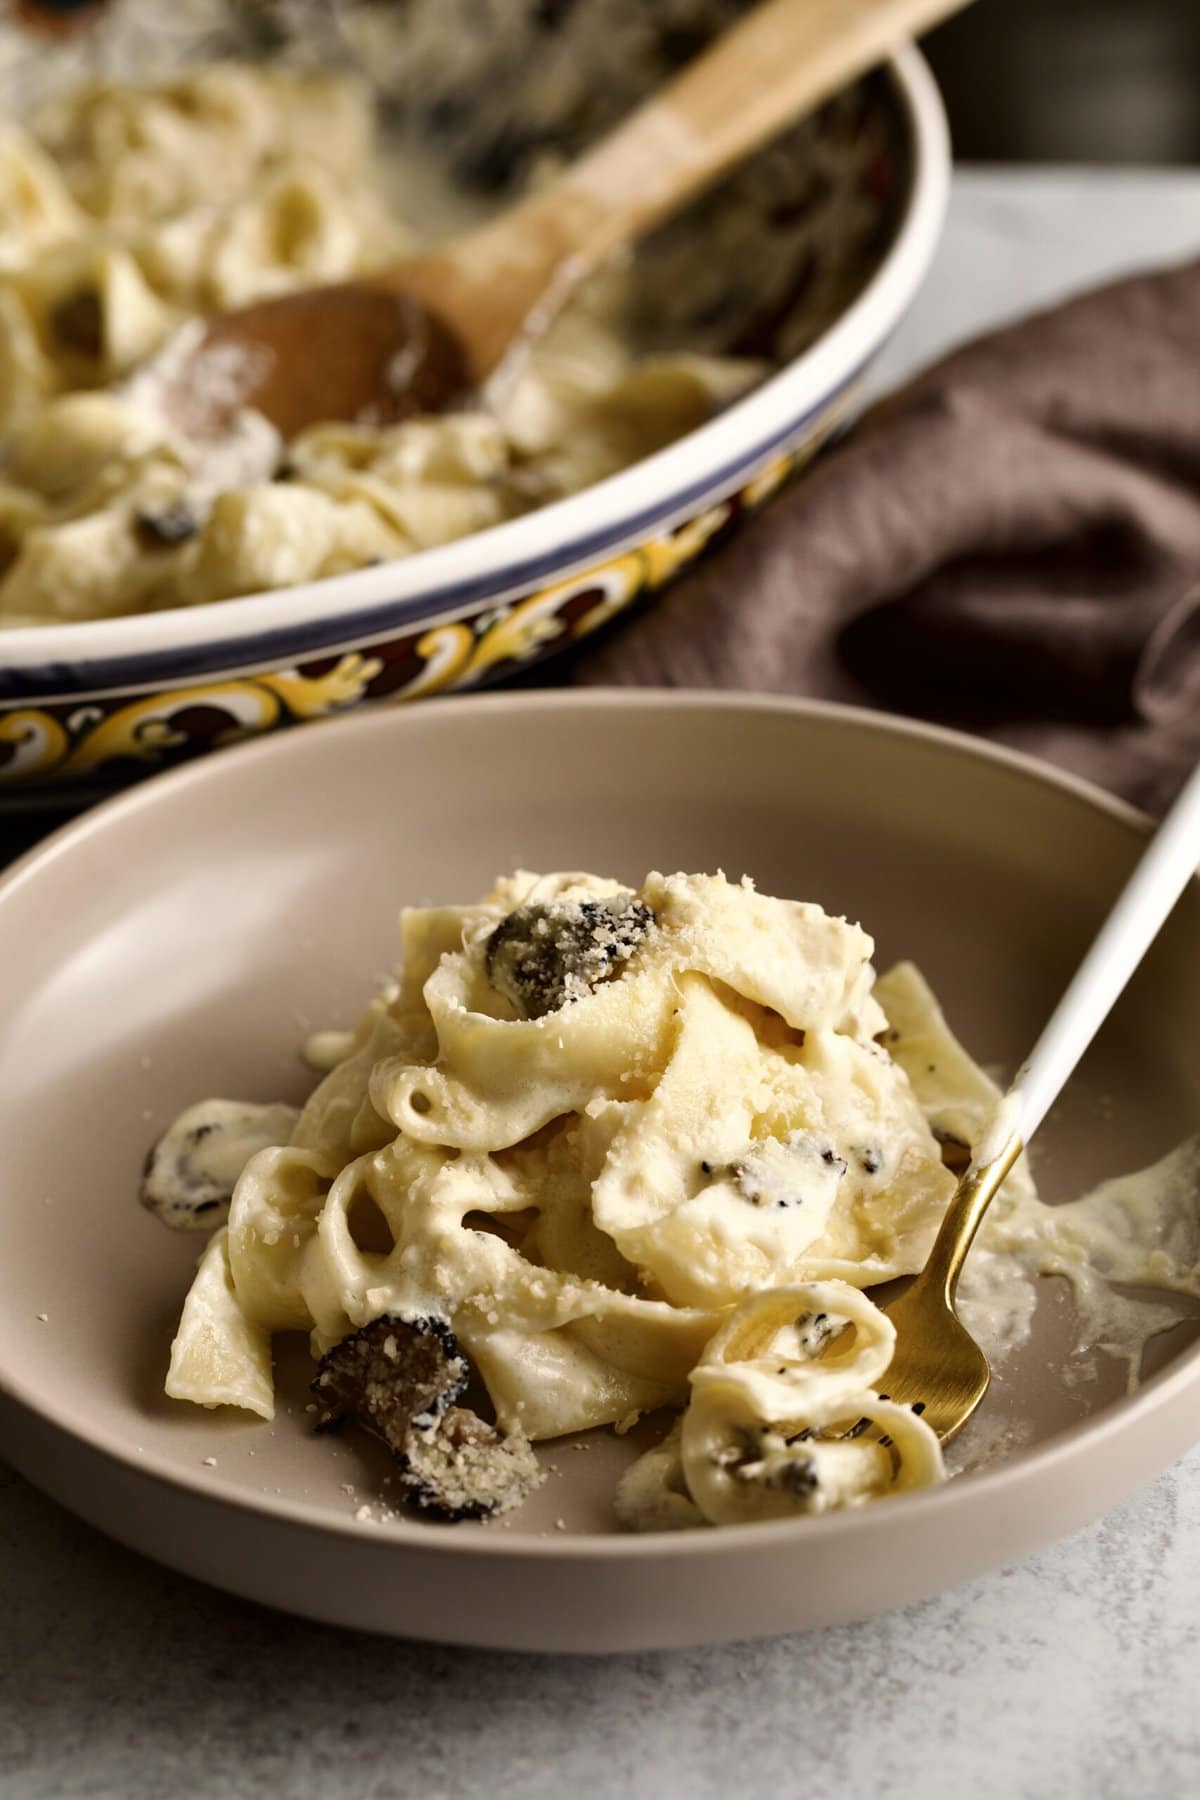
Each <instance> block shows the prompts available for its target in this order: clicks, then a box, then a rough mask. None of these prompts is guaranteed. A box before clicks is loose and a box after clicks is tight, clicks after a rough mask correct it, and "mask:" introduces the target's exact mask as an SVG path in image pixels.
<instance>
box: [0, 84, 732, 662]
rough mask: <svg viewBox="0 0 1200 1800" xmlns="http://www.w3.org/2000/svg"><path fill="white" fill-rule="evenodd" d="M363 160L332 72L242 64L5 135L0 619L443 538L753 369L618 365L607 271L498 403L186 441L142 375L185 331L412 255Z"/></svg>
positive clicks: (97, 97) (216, 586)
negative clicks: (385, 423) (289, 437)
mask: <svg viewBox="0 0 1200 1800" xmlns="http://www.w3.org/2000/svg"><path fill="white" fill-rule="evenodd" d="M381 157H382V151H381V149H380V146H379V145H377V144H376V142H375V141H374V137H373V127H372V107H371V101H370V98H369V96H368V94H367V93H366V92H365V90H363V89H362V88H361V87H360V86H359V85H357V84H356V83H355V82H354V81H352V80H350V79H348V78H345V77H342V76H333V75H321V74H314V73H306V72H301V71H298V70H295V69H288V68H263V67H259V66H254V67H251V66H248V65H239V64H224V65H217V66H209V67H201V68H198V69H194V70H192V71H190V72H188V73H186V74H184V75H181V76H179V77H178V78H176V79H174V80H169V81H163V82H158V83H156V84H154V85H147V86H134V85H120V84H108V83H104V84H99V85H93V86H90V87H87V88H85V89H82V90H80V91H79V92H77V93H76V94H75V95H74V96H71V97H67V98H66V99H64V100H61V101H59V102H57V103H55V104H54V105H53V106H51V107H50V108H48V109H47V110H45V111H43V112H42V113H41V114H39V115H38V116H37V117H36V118H34V119H33V120H32V121H30V123H29V124H28V126H25V125H19V124H17V123H15V122H11V123H8V124H5V125H4V126H3V128H2V129H0V443H2V444H3V445H4V456H3V467H2V468H0V627H5V626H7V627H19V626H24V625H35V624H44V623H52V622H68V621H71V620H79V619H93V618H107V617H111V616H114V615H117V614H122V613H131V612H143V611H149V610H153V609H157V608H161V607H169V606H181V605H194V604H198V603H201V602H205V601H214V600H224V599H229V598H231V597H233V596H235V595H239V594H248V593H253V592H257V591H260V590H263V589H269V588H276V587H282V586H288V585H291V584H294V583H298V582H304V581H309V580H315V579H318V578H320V577H323V576H327V575H334V574H339V573H342V572H344V571H346V570H349V569H355V568H361V567H363V566H365V565H367V564H369V563H372V562H377V561H382V560H386V559H389V558H393V557H397V556H404V555H407V554H410V553H412V552H414V551H417V550H421V549H425V548H428V547H430V546H432V545H435V544H440V543H444V542H446V541H448V540H450V539H453V538H459V537H463V536H466V535H467V534H468V533H471V532H475V531H480V530H482V529H484V528H485V527H486V526H489V525H494V524H498V523H500V522H501V521H502V520H504V519H508V518H511V517H514V516H516V515H517V514H519V513H522V512H525V511H528V510H529V509H530V508H532V507H534V506H538V505H541V504H543V503H544V502H546V501H548V500H552V499H554V498H557V497H559V496H560V495H562V494H565V493H569V492H572V491H574V490H575V489H577V488H581V487H584V486H587V485H588V484H589V483H591V482H594V481H596V480H598V479H600V478H601V477H602V476H604V475H607V474H610V473H612V472H613V471H615V470H616V469H619V468H623V467H625V466H626V465H627V464H629V463H631V462H634V461H636V460H638V459H639V458H640V457H642V456H645V455H647V454H649V453H650V452H651V451H653V450H656V449H658V448H660V447H661V446H662V445H664V444H666V443H668V442H670V441H671V440H672V439H673V438H675V437H678V436H680V435H681V434H682V433H684V432H686V431H689V430H691V429H692V428H693V427H694V426H696V425H698V424H700V423H701V422H702V421H703V420H704V419H705V418H707V417H709V416H710V415H711V414H712V413H713V412H714V411H715V410H717V409H719V408H720V407H721V406H722V405H724V404H726V403H727V402H728V401H730V400H732V399H734V398H735V397H736V396H737V395H738V394H740V393H742V392H744V391H745V390H746V389H747V388H748V387H749V386H750V385H752V384H753V382H755V381H756V380H757V379H759V377H760V376H761V375H762V374H763V373H764V372H765V364H763V363H761V362H758V361H753V360H750V359H743V360H739V359H729V358H716V357H711V356H705V355H689V354H662V355H656V356H639V355H638V354H636V353H635V352H634V351H633V350H631V349H630V348H629V346H628V345H627V344H625V343H624V342H623V341H622V337H621V333H620V331H619V330H618V328H617V325H616V322H615V321H616V315H617V313H618V312H619V309H620V297H621V296H620V286H621V283H620V279H619V277H618V278H617V279H616V280H615V281H614V282H612V283H609V284H608V286H607V288H606V289H605V288H598V289H597V291H596V294H595V295H594V296H593V298H592V300H591V301H590V302H589V301H586V300H585V301H584V302H583V303H582V304H578V305H573V306H572V308H571V309H570V310H569V312H568V313H567V314H566V315H564V317H563V319H562V320H561V321H560V322H559V323H558V325H557V326H556V328H555V330H554V332H553V333H552V334H551V335H550V337H549V338H548V339H547V341H546V342H545V343H544V344H542V345H540V346H539V348H538V349H537V351H536V352H535V354H534V356H533V358H532V359H531V362H530V365H529V367H528V369H527V370H526V372H525V373H524V374H523V375H522V377H521V379H520V380H519V381H517V382H516V383H515V384H513V386H512V388H511V391H506V392H505V393H504V395H503V398H502V399H501V398H496V400H495V404H494V405H491V406H487V407H485V406H482V405H481V406H480V408H479V409H478V410H473V411H466V412H462V413H459V414H456V415H451V416H446V417H443V418H418V419H414V420H411V421H408V422H406V423H403V424H400V425H393V426H389V427H379V426H377V425H373V424H371V423H370V422H369V421H367V422H363V421H360V422H350V423H345V424H341V423H338V424H333V423H331V424H325V425H317V426H314V427H313V428H312V429H310V430H308V431H306V432H304V433H303V434H301V436H299V437H298V438H296V439H295V440H293V441H292V442H291V443H289V444H286V445H285V444H283V443H282V442H281V441H280V439H279V436H278V434H277V433H276V432H275V431H274V430H273V428H272V427H271V426H269V425H268V423H267V421H266V420H265V419H263V418H262V417H261V415H259V414H256V413H253V412H249V411H247V412H244V413H243V414H242V415H241V417H240V418H239V420H238V421H237V424H236V426H235V428H234V429H233V430H232V431H231V432H230V433H228V434H227V435H226V436H223V437H222V438H221V439H220V440H219V441H208V442H203V443H201V442H197V441H195V440H189V439H187V438H185V437H184V436H183V435H182V434H181V433H180V431H179V430H178V429H177V428H176V427H175V426H174V425H173V424H172V422H171V420H170V419H169V417H168V416H167V412H166V410H165V408H164V407H163V405H162V403H161V396H162V388H163V378H164V377H163V371H164V370H165V368H166V367H168V366H169V363H170V359H171V356H172V354H173V347H174V352H178V353H179V354H182V352H183V349H184V348H185V347H186V346H187V344H188V343H189V341H191V339H192V338H194V337H195V336H196V334H198V333H199V331H200V330H201V327H200V324H199V321H201V320H202V319H203V318H204V317H205V316H206V315H208V314H210V313H212V312H214V311H218V310H221V309H224V308H230V307H238V306H242V305H246V304H249V303H251V302H253V301H255V300H259V299H264V298H268V297H270V296H272V295H276V294H280V293H283V292H286V291H287V290H289V289H293V288H297V287H302V286H310V285H314V284H319V283H322V282H333V281H338V280H341V279H344V278H348V277H353V276H355V275H359V274H364V273H367V272H369V271H370V270H371V269H373V268H377V267H379V266H380V265H381V264H384V263H387V262H389V261H395V260H397V259H398V258H400V257H402V256H403V255H405V254H406V253H409V252H411V251H412V250H413V249H414V248H415V245H416V237H415V234H414V232H413V230H412V229H411V228H410V227H409V226H408V225H406V224H405V223H404V221H403V220H402V219H400V218H398V217H397V216H396V214H395V211H394V210H393V208H392V206H391V205H390V204H389V202H388V200H387V198H386V196H385V184H384V181H383V175H384V173H385V171H384V168H383V165H382V163H381ZM147 359H150V361H149V365H148V366H147V367H146V368H143V367H142V365H144V364H146V363H147ZM156 359H158V370H157V372H156Z"/></svg>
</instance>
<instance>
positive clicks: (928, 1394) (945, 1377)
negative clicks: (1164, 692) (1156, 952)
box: [855, 766, 1200, 1443]
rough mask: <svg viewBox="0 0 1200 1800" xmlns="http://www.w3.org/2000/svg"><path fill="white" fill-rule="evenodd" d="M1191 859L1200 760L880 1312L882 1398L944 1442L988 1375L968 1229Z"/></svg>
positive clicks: (1199, 829) (1121, 983) (1196, 857)
mask: <svg viewBox="0 0 1200 1800" xmlns="http://www.w3.org/2000/svg"><path fill="white" fill-rule="evenodd" d="M1198 865H1200V766H1198V767H1197V768H1196V769H1195V770H1193V772H1192V774H1191V776H1190V777H1189V779H1188V782H1187V784H1186V786H1185V787H1184V789H1183V792H1182V793H1181V794H1180V796H1179V798H1178V799H1177V800H1176V802H1175V804H1174V806H1173V807H1172V808H1171V810H1170V812H1169V813H1168V814H1167V817H1166V818H1165V819H1164V821H1163V823H1162V825H1161V826H1160V827H1159V829H1158V831H1157V832H1156V834H1155V836H1154V838H1153V839H1152V841H1151V843H1150V845H1149V847H1148V849H1147V850H1146V851H1145V852H1144V854H1143V855H1142V858H1141V860H1140V861H1139V863H1138V865H1137V867H1136V868H1135V870H1134V872H1133V874H1132V875H1131V876H1130V878H1129V881H1128V882H1127V883H1126V885H1125V887H1124V889H1123V890H1122V892H1121V895H1120V898H1119V899H1118V900H1117V903H1116V905H1115V906H1114V907H1113V909H1112V911H1111V912H1110V913H1109V915H1108V918H1107V919H1106V920H1105V923H1104V925H1103V926H1102V928H1101V930H1100V932H1099V934H1098V935H1097V937H1096V939H1095V941H1094V943H1093V944H1092V947H1091V949H1090V950H1089V951H1088V953H1087V955H1086V956H1085V957H1084V959H1083V961H1082V962H1081V963H1080V965H1079V967H1078V969H1077V970H1076V971H1075V974H1074V976H1073V978H1072V980H1071V982H1070V984H1069V986H1068V987H1067V990H1066V992H1065V993H1064V994H1063V996H1062V999H1061V1000H1060V1001H1059V1003H1058V1005H1057V1006H1056V1007H1055V1009H1054V1011H1053V1013H1051V1015H1050V1018H1049V1020H1048V1022H1047V1024H1046V1026H1045V1028H1044V1030H1043V1031H1042V1034H1041V1036H1040V1037H1039V1039H1038V1041H1037V1043H1036V1044H1035V1045H1034V1048H1033V1050H1032V1051H1031V1052H1030V1055H1029V1057H1028V1059H1027V1060H1026V1061H1025V1062H1024V1063H1023V1064H1022V1065H1021V1068H1020V1069H1019V1070H1018V1072H1017V1075H1016V1078H1015V1079H1014V1081H1013V1083H1012V1086H1011V1087H1010V1088H1009V1090H1008V1092H1007V1094H1006V1095H1005V1096H1004V1098H1003V1099H1002V1100H1001V1101H1000V1102H999V1103H998V1105H997V1107H996V1110H995V1113H994V1115H993V1117H992V1120H991V1122H990V1124H989V1125H988V1127H987V1129H986V1131H985V1132H984V1134H983V1136H982V1138H981V1139H980V1142H979V1143H978V1144H977V1145H976V1146H975V1148H974V1154H973V1156H972V1158H971V1162H970V1164H969V1166H968V1167H967V1169H966V1171H965V1172H964V1174H963V1176H962V1178H961V1180H960V1181H959V1184H958V1188H957V1190H956V1191H955V1194H954V1197H953V1199H952V1200H951V1202H950V1205H949V1206H948V1208H947V1209H946V1215H945V1217H944V1218H943V1220H942V1223H941V1227H940V1229H939V1231H938V1234H937V1237H936V1238H935V1239H934V1243H933V1248H932V1250H931V1251H930V1253H929V1259H928V1261H927V1262H926V1264H925V1267H924V1268H923V1269H922V1270H921V1272H920V1274H919V1275H917V1276H915V1277H914V1278H913V1280H912V1282H911V1283H910V1285H909V1286H908V1288H907V1289H906V1290H905V1292H904V1293H902V1294H901V1295H900V1297H899V1298H898V1299H897V1300H894V1301H892V1302H891V1303H890V1304H888V1305H887V1306H885V1308H884V1310H885V1311H886V1313H887V1315H888V1317H889V1319H890V1320H891V1321H892V1324H893V1325H894V1326H895V1327H896V1348H895V1351H894V1352H893V1355H892V1360H891V1363H890V1364H889V1366H888V1370H887V1374H886V1376H885V1378H884V1379H885V1382H886V1384H887V1390H888V1398H889V1399H891V1400H895V1401H898V1402H899V1403H900V1404H901V1405H904V1406H912V1407H914V1408H916V1409H917V1410H919V1411H920V1412H921V1413H922V1414H923V1416H924V1418H925V1419H926V1420H927V1421H928V1423H929V1424H930V1425H932V1426H933V1429H934V1430H935V1431H936V1432H937V1434H938V1436H939V1438H941V1440H942V1441H943V1443H945V1442H946V1441H947V1439H949V1438H952V1437H953V1436H954V1435H955V1433H956V1432H958V1431H961V1429H962V1427H963V1426H964V1425H965V1424H966V1422H967V1420H968V1419H969V1418H970V1417H971V1414H972V1413H973V1412H974V1411H975V1408H976V1407H977V1406H978V1405H979V1402H980V1401H981V1400H982V1399H983V1396H984V1395H985V1394H986V1392H987V1388H988V1381H989V1379H990V1370H989V1369H988V1361H987V1357H986V1356H985V1355H984V1353H983V1351H982V1350H981V1349H980V1348H979V1345H978V1344H977V1343H976V1342H975V1340H974V1338H973V1337H972V1336H971V1334H970V1332H969V1331H967V1329H966V1327H965V1326H964V1325H963V1324H962V1323H961V1321H960V1320H959V1318H958V1315H957V1314H956V1312H955V1310H954V1296H955V1290H956V1289H957V1286H958V1278H959V1275H960V1273H961V1271H962V1266H963V1263H964V1261H965V1260H966V1255H967V1252H968V1250H969V1249H970V1248H971V1243H972V1241H973V1239H974V1237H975V1233H976V1232H977V1231H978V1230H979V1227H980V1224H981V1223H982V1220H983V1216H984V1214H985V1213H986V1211H987V1209H988V1206H989V1205H990V1204H991V1201H992V1199H993V1198H994V1196H995V1194H996V1192H997V1190H998V1188H999V1187H1000V1185H1001V1183H1002V1182H1003V1180H1004V1177H1005V1176H1006V1175H1007V1174H1008V1172H1009V1170H1010V1169H1011V1168H1012V1166H1013V1164H1014V1163H1015V1162H1016V1160H1017V1158H1018V1156H1020V1154H1021V1151H1022V1150H1023V1149H1024V1147H1025V1145H1026V1144H1027V1143H1028V1142H1029V1140H1030V1138H1031V1137H1032V1136H1033V1134H1034V1132H1035V1131H1036V1130H1037V1128H1038V1126H1039V1125H1040V1124H1041V1122H1042V1120H1043V1119H1044V1118H1045V1116H1046V1113H1047V1112H1048V1110H1049V1108H1050V1107H1051V1105H1052V1104H1053V1102H1054V1101H1055V1100H1056V1099H1057V1098H1058V1095H1059V1093H1060V1092H1061V1091H1062V1088H1063V1087H1064V1085H1065V1083H1066V1081H1067V1079H1068V1077H1069V1076H1070V1075H1071V1073H1072V1071H1073V1070H1074V1068H1075V1065H1076V1064H1077V1063H1078V1061H1079V1059H1080V1057H1081V1056H1082V1055H1083V1053H1084V1051H1085V1050H1086V1049H1087V1047H1088V1045H1089V1044H1090V1043H1091V1041H1092V1039H1093V1038H1094V1037H1095V1035H1096V1033H1097V1031H1098V1030H1099V1029H1100V1026H1101V1025H1102V1024H1103V1022H1104V1020H1105V1019H1106V1018H1107V1017H1108V1014H1109V1012H1110V1011H1111V1009H1112V1007H1113V1004H1114V1002H1115V1001H1116V999H1117V997H1118V995H1119V994H1120V993H1121V992H1122V990H1123V989H1124V987H1125V985H1126V983H1127V982H1128V980H1129V978H1130V976H1131V975H1132V974H1133V972H1134V970H1135V969H1136V968H1137V966H1138V964H1139V963H1140V962H1141V960H1142V957H1143V956H1144V955H1145V953H1146V951H1147V950H1148V949H1149V947H1150V945H1151V944H1152V943H1153V941H1154V939H1155V937H1156V936H1157V935H1158V932H1159V929H1160V928H1161V926H1162V924H1163V922H1164V921H1165V919H1166V918H1167V915H1168V914H1169V913H1170V911H1171V908H1172V907H1173V906H1174V904H1175V902H1176V900H1177V899H1178V898H1179V896H1180V894H1181V893H1182V892H1183V890H1184V888H1185V887H1186V886H1187V884H1188V882H1189V881H1190V880H1191V878H1192V876H1193V875H1194V874H1195V872H1196V869H1197V866H1198ZM855 1429H856V1432H857V1427H856V1428H855Z"/></svg>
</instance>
